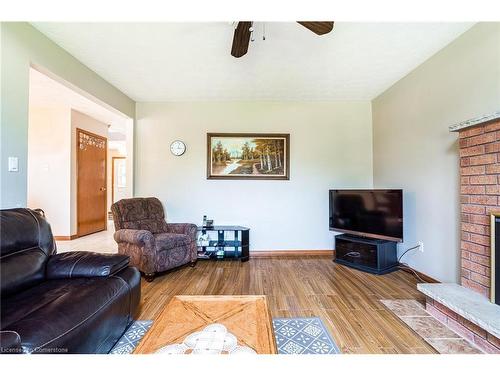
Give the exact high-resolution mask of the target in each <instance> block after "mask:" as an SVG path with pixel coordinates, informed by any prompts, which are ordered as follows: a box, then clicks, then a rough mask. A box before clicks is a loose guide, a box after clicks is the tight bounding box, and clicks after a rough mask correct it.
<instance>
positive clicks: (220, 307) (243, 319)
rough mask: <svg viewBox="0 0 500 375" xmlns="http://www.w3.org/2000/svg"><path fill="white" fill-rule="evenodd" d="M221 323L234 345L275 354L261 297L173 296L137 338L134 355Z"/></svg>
mask: <svg viewBox="0 0 500 375" xmlns="http://www.w3.org/2000/svg"><path fill="white" fill-rule="evenodd" d="M212 323H220V324H223V325H224V326H225V327H226V328H227V330H228V331H229V332H231V333H232V334H233V335H235V336H236V338H237V339H238V344H239V345H243V346H248V347H250V348H252V349H253V350H255V351H256V352H257V353H258V354H276V342H275V338H274V332H273V323H272V319H271V314H270V313H269V308H268V305H267V300H266V297H265V296H174V297H172V300H171V301H170V302H169V303H168V304H167V305H166V306H165V308H164V309H163V311H162V312H161V313H160V315H159V316H158V318H156V319H155V321H154V322H153V325H152V326H151V328H150V329H149V331H148V332H147V333H146V335H145V336H144V338H143V339H142V340H141V342H140V343H139V345H138V346H137V348H136V349H135V350H134V354H149V353H154V352H155V351H157V350H158V349H160V348H162V347H163V346H165V345H169V344H180V343H182V342H183V340H184V338H185V337H186V336H187V335H189V334H191V333H194V332H198V331H201V330H203V328H204V327H206V326H207V325H209V324H212Z"/></svg>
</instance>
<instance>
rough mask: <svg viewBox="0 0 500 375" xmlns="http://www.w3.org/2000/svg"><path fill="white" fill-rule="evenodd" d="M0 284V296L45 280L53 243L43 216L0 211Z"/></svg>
mask: <svg viewBox="0 0 500 375" xmlns="http://www.w3.org/2000/svg"><path fill="white" fill-rule="evenodd" d="M0 238H1V241H0V276H1V280H0V285H1V294H2V297H5V296H7V295H9V294H12V293H16V292H18V291H21V290H23V289H27V288H30V287H32V286H33V285H36V284H38V283H40V282H42V281H43V280H44V279H45V264H46V262H47V259H48V257H49V256H50V255H52V254H55V252H56V246H55V243H54V239H53V237H52V231H51V229H50V225H49V223H48V222H47V221H46V220H45V218H44V217H43V216H42V215H41V214H40V213H39V212H36V211H33V210H30V209H26V208H16V209H9V210H1V211H0Z"/></svg>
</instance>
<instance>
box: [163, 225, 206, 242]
mask: <svg viewBox="0 0 500 375" xmlns="http://www.w3.org/2000/svg"><path fill="white" fill-rule="evenodd" d="M197 231H198V227H197V226H196V225H195V224H188V223H167V232H168V233H177V234H186V235H188V236H189V237H191V238H192V239H193V241H196V232H197Z"/></svg>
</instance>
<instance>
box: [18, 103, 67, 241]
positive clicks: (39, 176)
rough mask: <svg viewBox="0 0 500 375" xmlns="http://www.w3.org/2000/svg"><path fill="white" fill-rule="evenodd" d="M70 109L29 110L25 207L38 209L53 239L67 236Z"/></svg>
mask: <svg viewBox="0 0 500 375" xmlns="http://www.w3.org/2000/svg"><path fill="white" fill-rule="evenodd" d="M70 117H71V110H70V109H69V108H65V107H60V108H33V107H32V108H30V112H29V132H28V135H29V136H28V202H27V203H28V207H31V208H42V209H43V210H44V211H45V215H46V216H47V218H48V220H49V221H50V224H51V227H52V232H53V233H54V235H56V236H69V235H71V225H70V224H71V210H70V201H71V191H70V185H69V181H70V175H71V163H70V158H69V155H70V153H71V148H70V147H71V143H70V141H69V140H70V136H71V127H70V126H69V124H70Z"/></svg>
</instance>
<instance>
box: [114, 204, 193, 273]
mask: <svg viewBox="0 0 500 375" xmlns="http://www.w3.org/2000/svg"><path fill="white" fill-rule="evenodd" d="M111 211H112V213H113V221H114V223H115V230H116V232H115V235H114V238H115V241H116V242H117V243H118V252H119V253H120V254H125V255H128V256H129V257H130V264H131V265H133V266H135V267H137V268H139V270H140V271H141V272H142V273H144V276H145V278H146V280H147V281H152V280H153V279H154V277H155V274H156V273H157V272H162V271H166V270H169V269H172V268H175V267H179V266H181V265H184V264H188V263H190V264H191V266H194V265H195V264H196V259H197V246H196V225H194V224H173V223H167V222H166V221H165V213H164V211H163V206H162V204H161V202H160V201H159V200H158V199H157V198H131V199H122V200H119V201H118V202H116V203H113V205H112V206H111Z"/></svg>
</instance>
